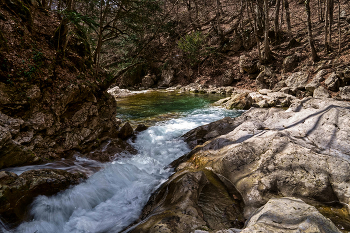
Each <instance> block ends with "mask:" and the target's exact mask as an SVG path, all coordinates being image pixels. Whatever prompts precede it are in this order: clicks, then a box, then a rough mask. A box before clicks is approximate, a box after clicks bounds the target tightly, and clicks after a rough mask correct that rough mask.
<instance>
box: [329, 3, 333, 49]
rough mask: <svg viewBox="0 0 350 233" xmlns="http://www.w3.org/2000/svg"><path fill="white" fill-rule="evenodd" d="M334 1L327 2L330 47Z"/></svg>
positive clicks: (330, 43) (330, 44) (330, 42)
mask: <svg viewBox="0 0 350 233" xmlns="http://www.w3.org/2000/svg"><path fill="white" fill-rule="evenodd" d="M333 12H334V0H329V30H328V31H329V46H330V47H331V46H332V25H333Z"/></svg>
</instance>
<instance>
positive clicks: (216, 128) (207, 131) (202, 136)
mask: <svg viewBox="0 0 350 233" xmlns="http://www.w3.org/2000/svg"><path fill="white" fill-rule="evenodd" d="M241 123H242V122H240V121H237V119H235V118H231V117H225V118H223V119H221V120H219V121H215V122H212V123H209V124H206V125H202V126H199V127H197V128H195V129H193V130H190V131H188V132H187V133H186V134H184V135H183V136H182V137H183V138H184V140H185V142H187V144H188V145H189V146H190V148H191V149H193V148H194V147H196V146H197V145H202V144H203V143H204V142H206V141H208V140H211V139H213V138H216V137H218V136H220V135H223V134H227V133H228V132H231V131H232V130H233V129H234V128H236V127H237V126H238V125H240V124H241Z"/></svg>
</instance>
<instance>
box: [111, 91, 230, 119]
mask: <svg viewBox="0 0 350 233" xmlns="http://www.w3.org/2000/svg"><path fill="white" fill-rule="evenodd" d="M224 97H225V96H224V95H220V94H199V93H179V92H165V91H149V92H145V93H139V94H135V95H131V96H128V97H125V98H120V99H118V100H117V106H118V109H117V117H118V118H120V119H122V120H128V121H130V122H131V123H132V124H134V125H135V124H139V123H145V124H148V125H154V124H155V122H159V121H164V120H168V119H170V118H176V117H179V116H182V115H185V114H188V113H190V112H191V111H193V110H195V109H200V108H204V107H206V106H208V105H209V104H211V103H213V102H215V101H217V100H219V99H221V98H224Z"/></svg>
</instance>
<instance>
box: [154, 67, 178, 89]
mask: <svg viewBox="0 0 350 233" xmlns="http://www.w3.org/2000/svg"><path fill="white" fill-rule="evenodd" d="M174 74H175V71H174V70H173V69H165V70H163V71H162V74H161V79H160V81H159V83H158V86H159V87H169V86H170V85H171V84H172V82H173V81H174Z"/></svg>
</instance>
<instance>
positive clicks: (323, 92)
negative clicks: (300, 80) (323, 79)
mask: <svg viewBox="0 0 350 233" xmlns="http://www.w3.org/2000/svg"><path fill="white" fill-rule="evenodd" d="M330 96H331V95H330V94H329V92H328V90H327V89H326V88H324V87H322V86H319V87H318V88H316V89H315V90H314V92H313V97H314V98H329V97H330Z"/></svg>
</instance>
